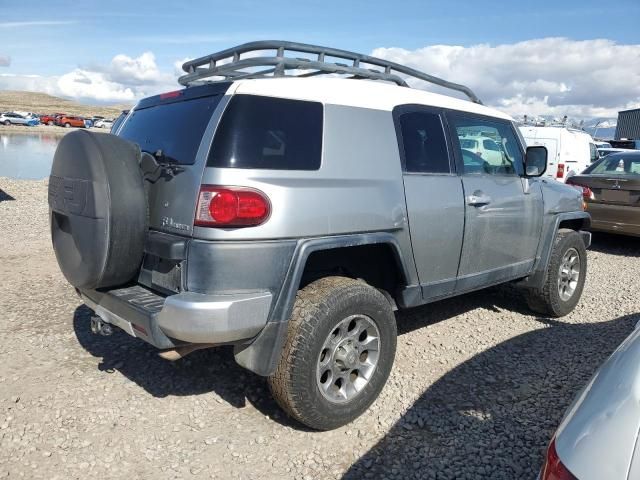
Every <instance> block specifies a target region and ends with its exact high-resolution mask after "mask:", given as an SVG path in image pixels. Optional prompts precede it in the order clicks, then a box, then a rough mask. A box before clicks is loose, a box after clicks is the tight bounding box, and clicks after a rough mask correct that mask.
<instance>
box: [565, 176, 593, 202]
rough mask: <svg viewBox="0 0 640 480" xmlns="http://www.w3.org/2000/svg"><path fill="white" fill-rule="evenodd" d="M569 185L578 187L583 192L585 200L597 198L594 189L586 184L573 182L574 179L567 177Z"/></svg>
mask: <svg viewBox="0 0 640 480" xmlns="http://www.w3.org/2000/svg"><path fill="white" fill-rule="evenodd" d="M567 185H571V186H572V187H575V188H577V189H578V190H580V191H581V192H582V198H584V199H585V200H595V198H596V196H595V195H594V194H593V190H591V189H590V188H589V187H587V186H585V185H580V184H579V183H573V181H572V180H571V179H570V178H569V179H567Z"/></svg>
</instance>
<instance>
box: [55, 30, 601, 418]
mask: <svg viewBox="0 0 640 480" xmlns="http://www.w3.org/2000/svg"><path fill="white" fill-rule="evenodd" d="M264 50H269V51H278V52H279V53H278V56H277V57H275V56H274V57H272V58H267V59H266V60H265V59H264V58H255V57H254V59H253V60H252V62H249V64H250V66H251V67H257V66H259V65H254V64H253V63H256V62H265V66H266V65H271V67H270V68H271V71H272V72H275V75H276V77H277V76H278V75H279V74H284V73H285V72H287V73H288V74H293V75H295V72H296V71H298V70H297V69H298V68H300V65H301V64H302V63H301V62H302V60H300V59H299V56H300V54H299V53H298V52H299V51H303V52H307V53H314V54H317V55H318V57H319V58H320V59H322V58H324V56H325V55H330V56H331V57H332V58H335V57H336V55H341V56H342V57H343V58H344V63H345V64H346V63H350V64H352V65H353V64H354V62H355V60H359V61H362V62H363V63H365V64H367V65H368V67H367V68H364V67H363V68H361V67H358V66H352V67H348V66H344V65H342V64H340V63H324V62H323V61H318V62H315V63H314V65H313V68H314V69H315V70H317V71H316V72H315V73H316V74H317V75H314V77H310V78H302V77H298V78H294V77H292V76H290V75H289V76H287V77H280V78H268V79H264V78H262V77H263V76H264V75H261V74H260V73H253V74H249V75H248V76H254V78H245V77H244V75H243V79H241V80H234V77H236V76H237V75H238V69H241V68H243V65H246V64H247V62H245V60H240V61H239V62H240V63H238V59H239V58H240V57H241V55H242V56H244V55H245V53H247V52H255V51H264ZM247 57H248V58H250V56H247ZM227 60H228V62H227ZM333 61H334V60H332V62H333ZM243 62H244V63H243ZM276 64H279V67H278V68H275V69H274V68H273V66H274V65H276ZM304 65H306V64H304ZM371 65H376V66H377V67H379V71H376V70H370V66H371ZM183 68H184V69H185V72H191V73H187V74H186V75H185V76H183V77H181V79H180V82H181V84H182V85H185V86H188V88H184V89H182V90H177V91H174V92H168V93H164V94H161V95H157V96H154V97H149V98H145V99H143V100H141V101H140V102H139V103H138V104H137V105H136V106H135V107H134V108H133V110H132V111H131V112H130V113H129V114H128V116H127V117H126V120H125V121H124V123H122V124H121V125H120V127H119V128H118V130H117V136H116V135H111V134H98V133H94V132H73V133H71V134H69V135H66V136H65V137H64V138H63V139H62V140H61V141H60V143H59V145H58V148H57V150H56V153H55V157H54V160H53V166H52V170H51V177H50V183H49V196H48V199H49V206H50V209H51V216H50V218H51V232H52V240H53V247H54V250H55V253H56V258H57V260H58V263H59V265H60V268H61V270H62V272H63V273H64V275H65V276H66V278H67V280H68V281H69V282H70V283H71V284H72V285H73V286H74V287H75V288H76V289H77V292H78V293H79V294H80V296H81V298H82V300H83V301H84V302H85V303H86V304H87V305H88V306H89V307H90V308H91V309H92V310H93V311H94V312H95V315H94V316H93V318H92V320H91V322H92V329H93V330H94V331H95V332H98V333H104V334H108V333H110V332H111V331H112V326H117V327H119V328H122V329H123V330H124V331H126V332H127V333H129V334H130V335H133V336H135V337H138V338H140V339H143V340H144V341H146V342H148V343H150V344H151V345H153V346H155V347H157V348H159V349H161V350H162V351H163V352H162V355H163V356H164V357H165V358H168V359H177V358H180V357H182V356H184V355H186V354H188V353H189V352H192V351H193V350H196V349H198V348H208V347H212V346H216V345H222V344H227V345H234V352H235V353H234V354H235V359H236V361H237V362H238V363H239V364H240V365H242V366H243V367H245V368H247V369H249V370H251V371H253V372H255V373H257V374H259V375H264V376H267V377H268V382H269V385H270V388H271V391H272V393H273V395H274V397H275V399H276V400H277V402H278V403H279V404H280V406H281V407H282V408H283V409H284V410H285V411H287V412H288V413H289V414H290V415H291V416H292V417H293V418H295V419H297V420H298V421H300V422H302V423H303V424H305V425H307V426H309V427H312V428H315V429H320V430H327V429H332V428H337V427H339V426H341V425H344V424H346V423H348V422H350V421H351V420H353V419H354V418H356V417H358V416H359V415H361V414H362V413H363V412H365V411H366V410H367V408H368V407H369V406H370V405H371V403H372V402H373V401H374V400H375V399H376V397H377V396H378V394H379V393H380V391H381V389H382V387H383V386H384V384H385V382H386V380H387V378H388V376H389V372H390V371H391V367H392V364H393V360H394V356H395V347H396V324H395V316H394V314H393V312H394V310H395V309H398V308H401V309H404V308H409V307H414V306H418V305H422V304H425V303H429V302H433V301H436V300H439V299H442V298H447V297H452V296H455V295H461V294H464V293H466V292H470V291H473V290H478V289H481V288H484V287H489V286H493V285H496V284H499V283H506V282H517V283H516V284H517V286H518V287H519V288H522V289H523V290H524V292H525V294H526V298H527V301H528V304H529V306H530V307H531V308H532V309H534V310H535V311H537V312H540V313H541V314H543V315H545V316H551V317H561V316H563V315H566V314H568V313H569V312H571V311H572V310H573V309H574V308H575V306H576V305H577V303H578V301H579V299H580V296H581V294H582V289H583V286H584V281H585V277H586V274H587V263H586V262H587V256H586V248H587V247H588V246H589V244H590V240H591V236H590V233H588V232H586V231H583V227H586V226H587V225H588V224H589V214H588V213H586V212H584V211H583V208H582V207H583V205H582V195H581V194H580V192H578V191H577V190H576V189H575V188H573V187H569V186H566V185H563V184H560V183H558V182H547V181H541V180H539V177H540V176H541V175H543V174H544V171H545V168H546V155H547V152H546V149H545V148H544V147H539V146H538V147H529V148H526V147H525V145H524V144H523V143H522V142H521V141H520V136H519V135H518V132H517V127H516V126H515V124H514V122H513V119H512V118H511V117H509V116H508V115H506V114H504V113H502V112H499V111H497V110H494V109H492V108H489V107H486V106H483V105H482V104H480V102H479V100H478V99H477V97H476V96H475V94H474V93H473V92H472V91H471V90H470V89H468V88H467V87H463V86H459V85H455V84H450V83H448V82H445V81H444V80H440V79H437V78H434V77H430V76H427V75H425V74H422V73H420V72H417V71H415V70H412V69H409V68H407V67H404V66H402V65H398V64H392V63H390V62H387V61H385V60H381V59H376V58H373V57H367V56H364V55H359V54H355V53H351V52H346V51H341V50H335V49H326V48H323V47H318V46H315V45H303V44H297V43H290V42H254V43H252V44H245V45H242V46H240V47H236V48H233V49H229V50H226V51H223V52H219V53H217V54H214V55H211V56H207V57H203V58H200V59H196V60H192V61H189V62H187V63H186V64H185V65H184V67H183ZM391 69H393V70H394V72H391V73H382V72H385V71H390V70H391ZM259 70H262V68H259ZM336 71H337V72H341V71H342V72H344V73H345V74H348V75H349V76H350V77H353V78H320V74H329V75H331V74H334V73H335V72H336ZM396 72H398V73H400V74H402V75H409V76H413V77H416V78H419V79H421V80H425V81H429V82H431V83H436V84H437V85H440V86H443V87H448V88H451V89H454V90H457V91H461V92H464V93H465V94H466V95H467V96H468V97H469V98H470V99H471V100H473V101H472V102H470V101H464V100H460V99H456V98H453V97H448V96H444V95H437V94H434V93H429V92H425V91H422V90H418V89H412V88H407V87H406V84H405V82H404V80H403V79H402V78H401V77H400V76H398V75H396V74H395V73H396ZM325 76H326V75H325ZM208 77H223V78H225V79H226V81H216V82H203V80H204V79H206V78H208ZM358 78H365V79H369V80H387V81H390V82H395V83H396V84H397V85H390V84H388V83H382V82H373V81H360V80H358ZM445 125H446V126H447V128H445ZM468 131H480V132H483V135H485V136H488V137H490V138H493V139H495V140H496V142H497V143H499V144H500V145H502V146H503V148H504V153H505V155H504V159H505V162H504V164H501V165H499V166H494V165H491V164H489V163H488V162H487V161H486V160H484V159H483V158H482V157H480V156H478V155H476V154H475V153H472V152H470V151H468V150H466V149H464V148H462V146H461V142H460V140H459V137H460V136H461V135H463V134H464V133H465V132H468ZM96 146H98V148H96ZM87 189H89V190H87ZM76 193H77V195H76ZM92 198H100V199H102V200H103V201H102V202H88V201H87V199H92ZM85 202H86V203H85ZM194 214H195V216H194ZM443 215H444V216H446V221H442V219H443ZM104 219H109V221H108V222H106V221H104Z"/></svg>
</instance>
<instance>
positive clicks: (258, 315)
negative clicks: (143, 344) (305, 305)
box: [80, 285, 272, 349]
mask: <svg viewBox="0 0 640 480" xmlns="http://www.w3.org/2000/svg"><path fill="white" fill-rule="evenodd" d="M80 296H81V297H82V299H83V301H84V302H85V303H86V304H87V306H89V307H90V308H92V309H93V310H94V311H95V313H96V315H98V316H99V317H100V318H102V320H104V321H105V322H107V323H110V324H112V325H115V326H117V327H120V328H121V329H123V330H124V331H125V332H127V333H129V334H130V335H132V336H134V337H138V338H141V339H143V340H145V341H147V342H148V343H150V344H152V345H154V346H155V347H157V348H161V349H163V348H172V347H175V346H176V345H180V344H188V343H209V344H224V343H242V342H243V341H244V340H249V339H251V338H253V337H255V336H256V335H257V334H258V333H260V331H261V330H262V329H263V328H264V326H265V324H266V323H267V318H268V315H269V309H270V308H271V300H272V295H271V293H270V292H257V293H242V294H231V295H206V294H201V293H194V292H184V293H179V294H176V295H171V296H167V297H164V296H162V295H158V294H157V293H155V292H154V291H152V290H149V289H147V288H145V287H142V286H140V285H135V286H133V287H126V288H120V289H116V290H111V291H109V292H99V291H95V290H89V291H81V292H80Z"/></svg>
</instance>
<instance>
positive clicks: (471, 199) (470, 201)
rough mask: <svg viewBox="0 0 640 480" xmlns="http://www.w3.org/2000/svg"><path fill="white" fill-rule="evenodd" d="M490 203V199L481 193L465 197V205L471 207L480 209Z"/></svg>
mask: <svg viewBox="0 0 640 480" xmlns="http://www.w3.org/2000/svg"><path fill="white" fill-rule="evenodd" d="M490 203H491V197H490V196H489V195H486V194H484V193H482V192H474V193H473V195H469V196H468V197H467V205H473V206H474V207H481V206H483V205H489V204H490Z"/></svg>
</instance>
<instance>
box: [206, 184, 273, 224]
mask: <svg viewBox="0 0 640 480" xmlns="http://www.w3.org/2000/svg"><path fill="white" fill-rule="evenodd" d="M270 213H271V204H270V203H269V199H268V198H267V197H266V195H265V194H264V193H262V192H260V191H259V190H255V189H251V188H245V187H221V186H217V185H202V187H200V193H199V194H198V207H197V209H196V218H195V220H194V222H193V223H194V225H196V226H200V227H250V226H256V225H260V224H261V223H264V222H265V221H266V220H267V218H268V217H269V214H270Z"/></svg>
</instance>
